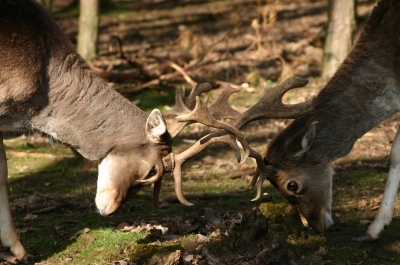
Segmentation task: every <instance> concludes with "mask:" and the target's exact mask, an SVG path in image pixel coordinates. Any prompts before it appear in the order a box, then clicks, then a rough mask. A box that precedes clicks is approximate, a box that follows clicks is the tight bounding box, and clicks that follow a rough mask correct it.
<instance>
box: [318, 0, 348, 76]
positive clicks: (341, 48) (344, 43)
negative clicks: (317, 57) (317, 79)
mask: <svg viewBox="0 0 400 265" xmlns="http://www.w3.org/2000/svg"><path fill="white" fill-rule="evenodd" d="M328 2H329V10H328V27H327V31H326V38H325V47H324V57H323V60H322V74H321V75H322V77H326V78H329V77H331V76H332V75H333V74H334V73H335V72H336V70H337V69H338V67H339V65H340V64H341V63H342V61H343V60H344V59H345V58H346V56H347V54H348V53H349V52H350V49H351V46H352V44H353V43H352V42H353V41H352V39H353V38H352V37H353V33H354V31H355V28H356V20H355V6H356V3H355V0H328Z"/></svg>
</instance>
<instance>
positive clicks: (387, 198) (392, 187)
mask: <svg viewBox="0 0 400 265" xmlns="http://www.w3.org/2000/svg"><path fill="white" fill-rule="evenodd" d="M399 182H400V128H399V129H398V131H397V133H396V136H395V138H394V141H393V145H392V151H391V153H390V169H389V177H388V180H387V182H386V187H385V193H384V194H383V199H382V202H381V205H380V206H379V210H378V214H377V215H376V216H375V220H374V221H373V222H372V224H371V225H370V226H369V227H368V231H367V234H366V235H365V236H363V237H360V238H357V239H356V240H358V241H375V240H377V239H378V238H379V236H380V234H381V233H382V232H383V230H386V229H388V227H389V224H390V222H391V221H392V217H393V208H394V202H395V199H396V194H397V189H398V187H399Z"/></svg>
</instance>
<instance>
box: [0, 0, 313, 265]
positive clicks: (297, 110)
mask: <svg viewBox="0 0 400 265" xmlns="http://www.w3.org/2000/svg"><path fill="white" fill-rule="evenodd" d="M0 24H1V26H2V28H1V30H0V58H1V63H0V91H1V92H0V138H1V141H0V234H1V242H2V244H3V245H4V246H7V247H10V250H11V252H12V254H13V255H14V256H15V257H16V258H17V259H24V258H25V257H26V256H27V252H26V251H25V249H24V247H23V246H22V244H21V242H20V240H19V238H18V236H17V232H16V229H15V226H14V223H13V220H12V215H11V211H10V206H9V201H8V194H7V174H8V173H7V160H6V155H5V148H4V145H3V141H2V140H3V131H10V130H11V131H12V130H16V129H19V128H27V129H30V130H38V131H41V132H43V133H46V134H47V135H49V136H50V137H52V138H54V139H56V140H58V141H60V142H62V143H65V144H68V145H70V146H71V147H72V148H74V149H76V150H77V151H78V152H79V153H81V154H82V155H83V156H84V157H85V158H87V159H90V160H99V161H100V163H99V176H98V183H97V194H96V206H97V208H98V210H99V212H100V214H102V215H105V216H106V215H109V214H111V213H113V212H114V211H115V210H116V209H117V208H118V207H119V205H120V204H121V203H122V201H123V200H124V198H125V197H126V195H127V193H128V190H130V191H132V192H135V191H137V190H139V189H140V188H141V187H143V186H144V185H149V184H154V191H153V205H154V207H157V206H158V196H159V192H160V187H161V181H162V176H163V174H164V173H165V172H173V175H174V179H175V190H176V193H177V197H178V199H179V200H180V201H181V202H182V203H183V204H185V205H191V204H190V203H189V202H188V201H186V200H185V198H184V196H183V193H182V176H181V165H182V163H183V162H184V161H185V160H186V159H188V158H190V157H192V156H193V155H195V154H196V153H198V152H200V151H201V150H202V149H204V148H205V147H207V146H208V145H209V144H212V143H215V142H226V143H228V144H230V145H231V146H232V147H233V148H234V149H235V151H236V155H237V159H238V160H241V161H244V160H245V159H246V158H247V156H252V157H257V161H258V164H259V165H261V164H262V159H261V156H260V155H259V154H258V153H256V152H254V151H253V150H252V149H251V148H250V147H249V146H248V144H247V143H246V140H245V139H244V137H243V136H242V134H241V133H240V131H239V129H240V128H241V127H242V126H243V125H244V124H245V123H246V122H247V120H249V121H251V120H253V119H256V118H262V117H269V118H285V117H287V118H295V117H298V116H300V115H302V114H303V113H307V112H309V111H311V110H312V99H310V100H308V101H306V102H304V103H300V104H295V105H292V106H287V105H282V103H280V102H281V97H282V96H283V94H284V93H285V92H287V91H288V90H290V89H292V88H295V87H298V86H301V85H304V84H305V83H304V82H305V81H304V80H303V79H301V78H291V79H289V80H287V81H286V82H284V83H283V84H281V85H280V86H278V87H276V88H275V89H272V88H270V89H268V91H267V90H266V91H267V92H266V93H265V97H263V98H262V100H261V101H260V102H259V104H258V105H256V106H255V107H254V108H252V109H250V110H249V111H248V112H245V113H244V114H243V115H241V114H239V113H238V112H237V111H235V110H233V109H232V108H231V107H230V106H229V105H228V103H227V101H228V98H229V96H230V95H231V94H232V93H233V92H235V90H233V89H231V88H230V87H226V88H225V89H224V90H223V91H222V92H221V94H220V97H219V98H218V99H216V100H215V101H214V102H213V104H211V105H210V106H209V107H208V106H207V103H208V100H207V99H206V100H205V101H204V102H201V101H200V100H199V97H198V95H199V94H201V93H202V92H204V91H207V90H210V89H211V86H210V85H209V84H202V85H196V86H195V87H194V88H193V90H192V92H191V94H190V95H189V96H188V97H186V98H185V97H184V90H183V89H181V88H179V89H178V90H177V96H176V101H177V102H176V107H175V109H174V110H173V111H172V112H171V114H173V115H177V116H178V117H177V118H176V123H175V124H173V125H172V126H171V127H170V128H168V129H167V126H166V123H165V120H164V118H163V116H162V114H161V113H160V111H159V110H157V109H156V110H153V111H152V112H151V113H150V115H148V114H147V113H145V112H144V111H142V110H140V109H139V108H138V107H136V106H135V105H133V104H131V103H130V102H129V101H128V100H127V99H125V98H124V97H123V96H121V95H120V94H118V93H117V92H115V91H114V90H113V89H111V88H109V87H108V86H107V85H106V84H105V83H104V82H103V81H102V80H101V79H100V78H99V77H98V76H97V75H96V74H95V73H94V72H93V71H92V69H91V68H90V67H89V66H88V65H87V64H86V62H85V61H84V60H83V59H82V58H81V57H80V56H79V55H78V54H77V53H76V51H75V48H74V47H73V45H72V44H71V43H70V42H69V40H68V39H67V38H66V37H65V36H64V34H63V33H62V31H61V29H60V28H59V27H58V26H57V24H56V23H55V22H54V21H53V20H52V19H51V17H50V15H49V14H48V13H47V12H46V11H45V10H44V8H42V7H41V6H40V5H39V4H38V3H36V2H35V1H34V0H0ZM277 99H278V101H279V103H278V104H277V105H276V104H275V105H274V103H273V102H274V101H275V100H277ZM270 103H271V107H272V108H274V107H275V106H276V109H272V110H269V111H268V110H266V108H267V107H268V105H269V104H270ZM267 114H268V115H270V116H266V115H267ZM221 118H236V119H238V122H236V123H235V124H234V125H229V124H227V123H224V122H222V121H220V120H221ZM192 122H200V123H203V124H205V125H207V126H211V127H215V128H218V129H220V130H219V131H218V132H215V133H212V134H210V135H207V136H205V137H204V138H202V139H200V140H199V141H198V142H196V143H195V144H194V145H193V146H192V147H191V148H189V149H188V150H186V151H184V152H182V153H180V154H174V153H172V150H171V143H172V140H173V139H174V138H175V137H176V136H177V135H178V133H179V132H180V131H181V130H182V128H184V126H186V125H188V124H190V123H192ZM237 141H239V142H240V144H241V147H243V148H244V150H245V155H244V157H242V158H241V154H240V150H239V148H238V144H237ZM260 161H261V162H260ZM259 171H261V172H260V173H262V174H261V176H260V179H262V178H265V176H266V175H267V173H268V172H267V173H265V172H264V171H263V170H262V169H261V170H259Z"/></svg>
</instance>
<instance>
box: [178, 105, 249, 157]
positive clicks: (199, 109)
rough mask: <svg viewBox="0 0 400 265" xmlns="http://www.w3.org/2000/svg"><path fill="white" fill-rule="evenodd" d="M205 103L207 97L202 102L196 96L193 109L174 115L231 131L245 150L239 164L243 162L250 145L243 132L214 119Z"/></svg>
mask: <svg viewBox="0 0 400 265" xmlns="http://www.w3.org/2000/svg"><path fill="white" fill-rule="evenodd" d="M207 105H208V97H205V99H204V102H202V101H201V100H200V98H199V97H196V106H195V107H194V109H193V111H192V112H190V113H188V114H184V115H179V116H178V117H176V119H177V120H178V121H189V122H191V121H196V122H199V123H202V124H204V125H207V126H210V127H214V128H218V129H224V130H226V131H228V132H230V133H232V134H233V135H235V136H236V138H237V139H238V140H239V142H240V143H241V144H242V147H243V150H244V151H245V155H244V157H243V158H242V160H241V161H240V163H241V164H242V163H244V162H245V161H246V159H247V157H248V156H249V153H250V147H249V144H248V143H247V141H246V139H245V138H244V136H243V134H242V133H241V132H240V131H239V130H238V129H236V128H235V127H233V126H232V125H230V124H227V123H224V122H220V121H217V120H216V119H214V118H213V117H212V116H211V114H210V112H209V111H208V108H207ZM238 162H239V161H238Z"/></svg>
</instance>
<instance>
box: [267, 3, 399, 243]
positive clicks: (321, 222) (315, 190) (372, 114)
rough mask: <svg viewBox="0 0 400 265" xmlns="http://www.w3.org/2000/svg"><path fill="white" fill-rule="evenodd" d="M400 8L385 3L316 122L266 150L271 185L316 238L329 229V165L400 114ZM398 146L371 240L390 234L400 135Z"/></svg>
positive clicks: (300, 125) (327, 93)
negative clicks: (385, 231)
mask: <svg viewBox="0 0 400 265" xmlns="http://www.w3.org/2000/svg"><path fill="white" fill-rule="evenodd" d="M399 14H400V1H399V0H381V1H379V2H378V4H377V6H376V7H375V8H374V9H373V11H372V13H371V15H370V17H369V19H368V21H367V24H366V27H365V29H364V31H363V33H362V34H361V36H360V38H359V40H358V42H357V43H356V44H355V46H354V47H353V48H352V50H351V52H350V54H349V55H348V57H347V58H346V59H345V61H344V62H343V63H342V65H341V66H340V68H339V69H338V70H337V72H336V74H335V75H334V76H333V77H332V78H331V79H330V81H329V82H328V84H327V85H326V86H325V88H324V89H322V90H321V92H320V93H319V95H318V96H317V98H316V100H315V102H314V108H315V109H316V114H315V115H310V116H306V117H301V118H297V119H296V120H294V121H293V122H292V123H291V124H290V125H289V126H288V127H286V128H285V129H284V130H283V131H282V132H281V133H280V134H279V135H278V136H277V137H276V138H275V139H273V140H272V141H271V143H270V144H269V146H268V149H267V153H266V156H265V158H264V160H265V163H266V164H267V165H270V166H272V167H273V169H274V170H273V172H274V173H273V174H272V175H270V176H268V177H267V178H268V179H269V180H270V181H271V182H272V184H273V185H275V187H276V188H278V190H279V191H280V192H281V193H282V194H283V195H284V196H285V197H286V199H287V200H288V201H289V202H290V203H291V204H293V205H294V207H296V208H297V210H298V211H299V213H300V214H301V215H302V216H303V217H304V218H305V219H306V220H307V221H308V223H309V225H310V226H311V227H314V228H315V229H316V230H317V231H320V232H322V231H324V230H325V229H327V228H329V227H330V226H331V225H332V224H333V221H332V217H331V203H332V175H333V170H332V167H331V163H332V162H333V161H334V160H336V159H337V158H340V157H343V156H345V155H347V154H348V153H349V152H350V150H351V149H352V147H353V144H354V142H355V141H356V140H357V139H358V138H359V137H361V136H362V135H363V134H365V133H366V132H368V131H369V130H370V129H372V128H373V127H374V126H376V125H378V124H379V123H380V122H381V121H383V120H385V119H387V118H388V117H390V116H392V115H393V114H395V113H397V112H398V111H399V110H400V15H399ZM399 134H400V133H399V132H398V133H397V136H396V137H395V139H394V142H393V146H392V152H391V156H390V160H391V167H390V171H389V178H388V181H387V184H386V189H385V193H384V196H383V201H382V203H381V206H380V209H379V212H378V214H377V215H376V217H375V220H374V222H373V223H372V224H371V225H370V226H369V228H368V231H367V234H366V235H365V236H362V237H360V238H358V240H365V241H374V240H376V239H378V237H379V235H380V234H381V232H382V231H383V230H385V229H387V227H388V225H389V223H390V222H391V219H392V216H393V204H394V200H395V197H396V193H397V188H398V184H399V180H400V167H399V163H400V136H399Z"/></svg>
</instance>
